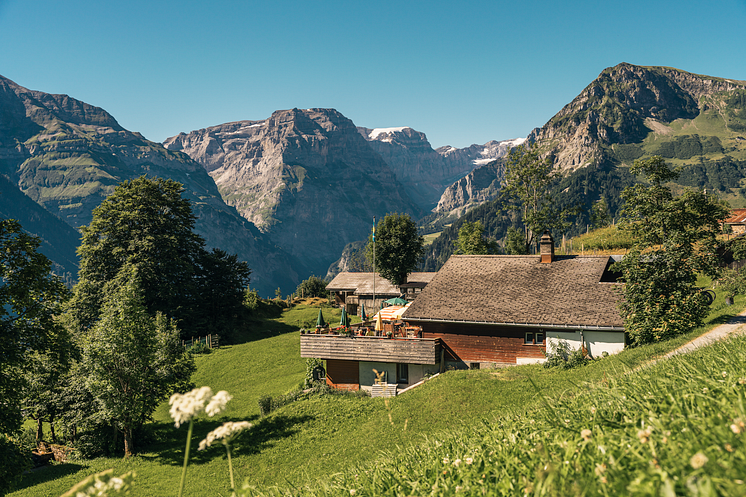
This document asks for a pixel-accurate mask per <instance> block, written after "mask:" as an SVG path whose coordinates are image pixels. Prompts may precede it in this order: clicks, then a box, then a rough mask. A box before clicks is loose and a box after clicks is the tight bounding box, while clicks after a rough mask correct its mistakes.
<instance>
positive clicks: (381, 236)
mask: <svg viewBox="0 0 746 497" xmlns="http://www.w3.org/2000/svg"><path fill="white" fill-rule="evenodd" d="M424 245H425V240H424V238H423V237H422V236H421V235H420V234H419V233H418V232H417V224H416V223H415V222H414V221H413V220H412V218H411V217H409V215H408V214H398V213H394V214H386V216H385V217H384V218H383V219H382V220H380V221H379V222H378V225H377V226H376V232H375V267H376V271H378V273H379V274H380V275H381V276H383V277H384V278H386V279H387V280H389V281H390V282H391V283H393V284H394V285H397V286H398V285H401V284H402V283H404V282H405V281H407V275H408V274H409V273H411V272H412V271H414V270H415V269H417V267H418V266H419V265H420V264H421V263H422V256H423V255H424V254H425V249H424ZM373 252H374V247H373V235H372V234H371V235H370V236H369V237H368V245H367V247H366V252H365V255H366V258H367V259H368V261H370V262H371V264H372V263H373V260H374V256H373Z"/></svg>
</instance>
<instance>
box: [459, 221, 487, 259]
mask: <svg viewBox="0 0 746 497" xmlns="http://www.w3.org/2000/svg"><path fill="white" fill-rule="evenodd" d="M453 244H454V246H455V249H456V250H455V252H454V254H469V255H485V254H494V253H496V252H497V242H495V241H494V240H489V239H487V238H485V237H484V226H483V225H482V221H474V222H473V223H470V222H465V223H464V224H463V225H461V228H460V229H459V230H458V239H457V240H456V241H455V242H454V243H453Z"/></svg>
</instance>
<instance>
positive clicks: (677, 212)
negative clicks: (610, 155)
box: [615, 156, 728, 344]
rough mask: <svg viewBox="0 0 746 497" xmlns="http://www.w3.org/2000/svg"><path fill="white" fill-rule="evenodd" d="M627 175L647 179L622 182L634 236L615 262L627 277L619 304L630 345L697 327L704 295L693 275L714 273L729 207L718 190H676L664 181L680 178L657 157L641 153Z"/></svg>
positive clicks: (627, 223)
mask: <svg viewBox="0 0 746 497" xmlns="http://www.w3.org/2000/svg"><path fill="white" fill-rule="evenodd" d="M631 172H632V174H636V175H637V174H639V175H643V176H645V177H646V179H647V184H637V185H633V186H630V187H627V188H626V189H625V190H624V192H623V193H622V198H623V200H624V208H623V211H622V214H623V218H622V223H621V226H620V228H621V229H623V230H627V231H629V232H631V233H632V234H633V236H634V237H635V239H636V241H637V243H636V245H635V246H634V247H633V249H632V250H630V251H629V253H628V254H627V255H625V257H624V259H623V260H622V261H621V262H619V263H617V264H616V265H615V268H616V269H617V270H619V271H621V273H622V275H623V280H624V283H625V284H624V300H623V302H622V304H621V306H620V308H621V311H622V315H623V317H624V322H625V329H626V330H627V332H628V333H629V337H630V338H631V341H632V343H633V344H642V343H649V342H655V341H659V340H663V339H666V338H670V337H672V336H675V335H678V334H681V333H684V332H686V331H688V330H690V329H692V328H693V327H696V326H700V325H701V324H702V321H703V319H704V318H705V316H707V313H708V310H709V309H708V305H709V301H708V299H707V297H706V296H705V295H703V294H702V292H701V291H700V289H699V288H697V286H696V280H697V274H698V273H704V274H707V275H710V276H715V275H717V273H718V271H719V268H718V263H717V259H716V256H715V246H716V243H717V242H716V239H715V237H716V235H717V234H718V233H719V231H720V221H722V220H723V219H725V217H726V216H727V214H728V209H727V207H726V206H725V204H724V203H723V202H722V201H720V200H719V199H718V198H717V197H715V196H712V195H707V194H706V193H704V192H701V191H695V190H685V191H684V193H682V194H681V195H679V196H674V194H673V192H672V191H671V189H670V188H669V187H668V186H666V183H667V182H668V181H670V180H673V179H675V178H677V177H678V172H677V171H676V170H674V169H672V168H671V167H670V166H669V165H668V164H666V162H665V161H664V160H663V158H662V157H659V156H654V157H651V158H649V159H645V160H642V159H638V160H637V161H635V163H634V165H633V166H632V168H631Z"/></svg>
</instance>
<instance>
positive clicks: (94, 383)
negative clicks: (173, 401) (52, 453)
mask: <svg viewBox="0 0 746 497" xmlns="http://www.w3.org/2000/svg"><path fill="white" fill-rule="evenodd" d="M103 294H104V295H103V302H102V310H101V319H99V320H98V321H97V322H96V324H95V325H94V326H93V328H92V329H91V330H90V331H88V332H87V333H85V335H84V337H83V338H82V340H81V341H82V347H81V349H82V350H81V371H82V372H83V375H84V378H83V379H84V381H85V385H86V387H87V389H88V390H89V391H90V393H91V394H92V396H93V398H94V400H95V409H96V411H97V412H96V415H97V417H98V418H100V419H102V420H107V421H109V422H112V423H114V426H116V428H117V429H118V430H119V431H121V432H122V434H123V435H124V451H125V455H131V454H132V453H133V452H134V437H135V433H136V431H137V430H138V429H139V428H140V427H141V426H142V425H143V424H144V423H145V422H146V421H147V420H149V419H150V418H151V416H152V414H153V412H155V409H156V407H158V404H159V403H161V402H162V401H163V400H165V399H166V398H168V396H169V395H171V394H172V393H173V392H174V391H175V390H176V389H179V390H184V389H186V387H187V386H189V379H190V377H191V374H192V372H193V371H194V369H195V366H194V360H193V359H192V357H191V356H190V355H189V353H188V352H185V350H184V348H183V347H182V346H181V340H180V338H179V330H178V329H177V328H176V325H175V324H174V322H173V321H172V320H168V319H166V317H165V316H164V315H163V314H161V313H160V312H159V313H157V314H156V316H155V317H151V316H150V315H149V314H148V311H147V309H146V308H145V306H144V305H143V299H142V291H141V289H140V281H139V270H138V269H137V268H136V267H135V266H133V265H130V264H126V265H125V266H123V267H122V269H121V270H120V272H119V274H118V275H117V276H116V278H114V279H113V280H112V281H110V282H108V283H107V284H106V285H105V288H104V292H103Z"/></svg>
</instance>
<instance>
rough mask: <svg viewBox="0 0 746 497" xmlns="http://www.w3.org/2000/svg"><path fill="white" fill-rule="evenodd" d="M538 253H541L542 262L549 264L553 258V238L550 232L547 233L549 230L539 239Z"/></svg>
mask: <svg viewBox="0 0 746 497" xmlns="http://www.w3.org/2000/svg"><path fill="white" fill-rule="evenodd" d="M539 253H540V254H541V263H542V264H549V263H551V262H552V260H553V259H554V238H552V234H551V233H549V230H547V231H545V232H544V234H543V235H541V240H540V241H539Z"/></svg>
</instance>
